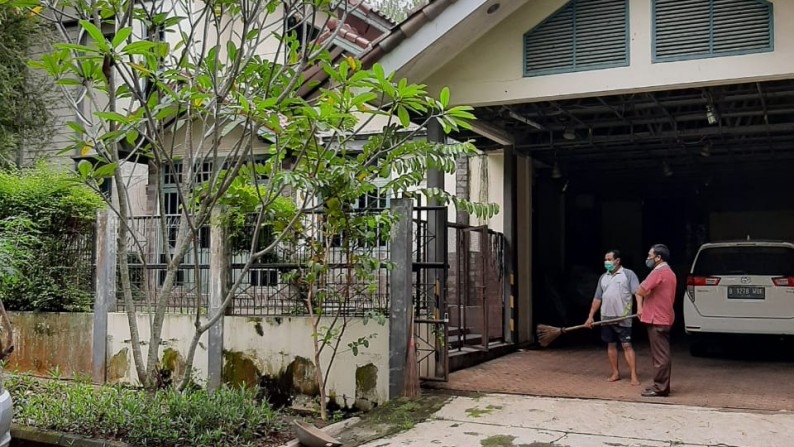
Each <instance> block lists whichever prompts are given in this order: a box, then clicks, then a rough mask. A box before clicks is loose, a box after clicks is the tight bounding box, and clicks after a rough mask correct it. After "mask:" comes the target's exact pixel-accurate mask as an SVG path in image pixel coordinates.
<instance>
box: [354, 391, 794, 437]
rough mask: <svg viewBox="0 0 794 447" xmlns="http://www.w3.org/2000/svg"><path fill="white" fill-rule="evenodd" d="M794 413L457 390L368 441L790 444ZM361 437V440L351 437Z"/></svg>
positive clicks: (792, 435)
mask: <svg viewBox="0 0 794 447" xmlns="http://www.w3.org/2000/svg"><path fill="white" fill-rule="evenodd" d="M793 441H794V414H790V413H779V412H778V413H769V412H758V411H725V410H717V409H712V408H702V407H692V406H681V405H659V404H653V403H637V402H615V401H604V400H595V399H587V400H582V399H563V398H544V397H533V396H518V395H504V394H486V395H483V396H478V397H466V396H456V397H453V398H452V399H451V400H450V401H449V402H448V403H447V404H446V405H445V406H444V407H443V408H441V410H439V411H438V412H436V413H435V414H434V415H433V416H432V417H430V418H429V419H427V420H426V421H424V422H421V423H419V424H417V425H416V426H414V427H413V428H411V429H410V430H408V431H405V432H402V433H399V434H397V435H395V436H392V437H389V438H382V439H378V440H376V441H371V442H369V443H366V444H364V446H365V447H387V446H389V447H391V446H393V447H396V446H415V447H419V446H422V447H425V446H438V447H467V446H472V447H508V446H535V447H554V446H560V447H563V446H569V447H570V446H577V447H595V446H600V447H607V446H609V447H616V446H621V447H628V446H636V447H639V446H642V447H673V446H676V447H694V446H715V447H716V446H721V447H725V446H733V447H757V446H766V447H788V446H790V445H791V444H792V442H793ZM350 445H354V444H350Z"/></svg>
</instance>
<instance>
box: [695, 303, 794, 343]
mask: <svg viewBox="0 0 794 447" xmlns="http://www.w3.org/2000/svg"><path fill="white" fill-rule="evenodd" d="M684 330H685V331H686V333H687V334H696V333H717V334H764V335H794V318H750V317H741V318H740V317H705V316H703V315H700V314H699V313H698V311H697V309H695V306H694V305H693V304H692V302H691V301H690V300H689V297H687V296H685V297H684Z"/></svg>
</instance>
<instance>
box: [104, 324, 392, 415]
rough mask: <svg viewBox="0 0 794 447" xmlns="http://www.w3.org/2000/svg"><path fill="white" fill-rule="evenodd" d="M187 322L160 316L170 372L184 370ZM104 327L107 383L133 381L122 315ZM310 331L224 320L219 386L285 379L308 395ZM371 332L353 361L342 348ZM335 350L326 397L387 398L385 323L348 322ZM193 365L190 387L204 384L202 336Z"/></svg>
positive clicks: (350, 400) (144, 331)
mask: <svg viewBox="0 0 794 447" xmlns="http://www.w3.org/2000/svg"><path fill="white" fill-rule="evenodd" d="M138 320H139V321H138V324H139V329H140V332H141V339H142V340H147V339H148V338H149V329H148V327H149V326H148V317H147V316H145V315H140V316H139V319H138ZM193 321H194V319H193V317H192V316H190V315H178V314H168V315H167V316H166V320H165V325H164V329H163V346H162V347H161V350H160V359H161V361H162V362H163V363H164V365H165V366H166V367H168V368H171V369H173V370H174V372H175V374H176V375H179V374H180V372H182V371H184V359H185V358H186V357H187V351H188V348H189V346H190V337H191V336H192V334H193ZM326 324H327V323H326ZM108 328H109V329H108V332H109V333H108V354H107V355H108V359H107V365H108V367H107V381H108V382H109V383H118V382H124V383H139V382H138V380H137V374H136V373H135V371H134V370H135V367H134V361H133V357H132V350H131V345H130V332H129V325H128V324H127V315H126V314H124V313H111V314H110V315H109V316H108ZM311 333H312V331H311V325H310V323H309V320H308V318H305V317H237V316H230V317H225V320H224V340H223V347H224V349H223V350H224V364H223V373H222V375H223V380H224V382H226V383H230V384H245V385H246V386H256V385H258V384H260V383H262V382H263V376H268V377H270V378H271V379H274V380H275V381H277V382H279V381H282V379H284V376H285V375H289V376H290V377H288V378H287V382H288V383H289V384H291V385H292V386H293V387H294V388H296V389H298V390H300V391H303V392H306V393H308V394H311V393H312V392H313V391H315V389H314V386H313V380H314V373H313V369H312V367H311V366H310V365H309V364H310V363H311V359H312V358H313V355H314V354H313V350H312V338H311V336H310V334H311ZM373 334H374V338H372V339H370V346H369V348H363V347H362V348H361V350H360V352H359V354H358V355H357V356H354V355H353V354H352V352H350V350H349V348H347V344H348V343H349V342H350V341H352V340H356V339H358V338H359V337H369V336H370V335H373ZM340 346H341V347H340V351H343V352H340V354H339V355H338V356H337V358H336V360H335V363H334V368H333V369H332V370H331V375H330V377H329V379H328V388H327V391H328V395H329V396H333V397H335V398H336V401H337V403H338V404H339V405H342V406H352V405H353V404H354V403H356V401H359V402H358V405H359V406H366V405H367V404H368V403H371V402H374V403H380V402H384V401H386V399H387V398H388V384H389V377H388V374H389V368H388V352H389V336H388V324H386V325H385V326H379V325H378V324H377V323H375V322H373V321H370V322H369V324H367V325H363V323H362V320H360V319H356V320H353V321H351V322H350V324H349V326H348V328H347V333H346V335H345V338H344V340H343V341H342V343H341V345H340ZM145 349H148V346H145ZM326 351H329V350H328V349H326ZM145 355H146V354H145V353H144V356H145ZM328 357H329V356H328V352H324V353H323V360H324V361H327V360H328ZM193 366H194V368H195V369H196V372H195V376H194V377H195V379H196V380H197V382H198V383H202V384H203V383H205V382H206V380H207V370H208V365H207V336H206V334H204V335H203V336H202V339H201V342H200V343H199V347H198V348H197V351H196V356H195V361H194V365H193Z"/></svg>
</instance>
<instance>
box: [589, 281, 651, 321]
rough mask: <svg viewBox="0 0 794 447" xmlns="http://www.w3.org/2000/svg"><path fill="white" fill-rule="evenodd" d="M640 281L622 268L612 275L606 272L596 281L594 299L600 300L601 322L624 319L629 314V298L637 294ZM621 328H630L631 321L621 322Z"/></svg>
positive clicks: (630, 302)
mask: <svg viewBox="0 0 794 447" xmlns="http://www.w3.org/2000/svg"><path fill="white" fill-rule="evenodd" d="M639 286H640V280H639V279H638V278H637V275H636V274H635V273H634V272H633V271H631V270H629V269H627V268H624V267H620V268H619V269H617V270H616V271H615V272H613V273H609V272H606V273H604V274H603V275H601V278H599V280H598V287H596V291H595V299H597V300H601V320H608V319H610V318H618V317H625V316H626V315H629V314H631V304H632V301H631V298H632V296H634V294H635V293H636V292H637V287H639ZM618 324H620V325H621V326H631V320H626V321H621V322H620V323H618Z"/></svg>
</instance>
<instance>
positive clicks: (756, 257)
mask: <svg viewBox="0 0 794 447" xmlns="http://www.w3.org/2000/svg"><path fill="white" fill-rule="evenodd" d="M693 274H694V275H696V276H719V275H764V276H767V275H768V276H794V250H792V249H790V248H786V247H757V246H749V247H748V246H738V247H714V248H707V249H704V250H702V251H701V252H700V255H698V258H697V261H696V263H695V268H694V271H693Z"/></svg>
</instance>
